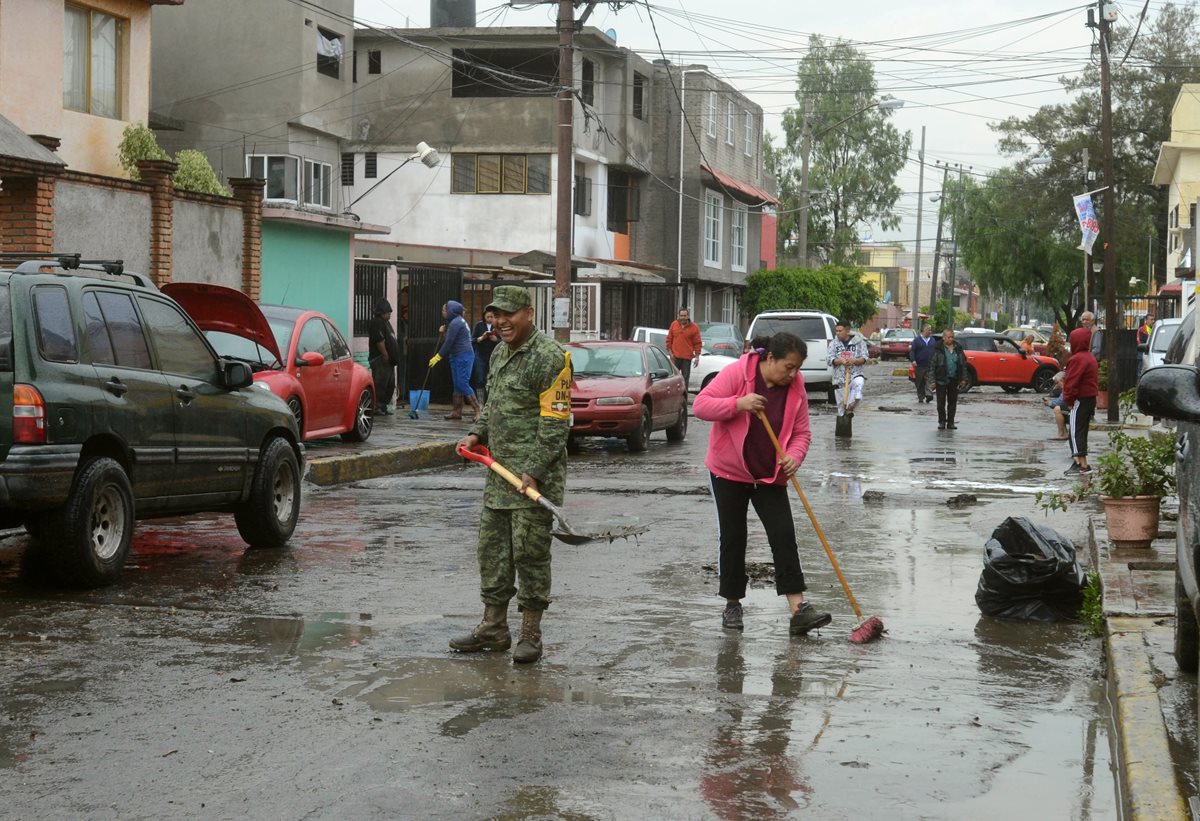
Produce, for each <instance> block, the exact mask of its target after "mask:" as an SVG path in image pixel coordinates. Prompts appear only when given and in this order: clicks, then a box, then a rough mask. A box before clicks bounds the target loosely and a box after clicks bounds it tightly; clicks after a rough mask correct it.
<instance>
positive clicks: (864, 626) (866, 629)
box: [758, 411, 886, 644]
mask: <svg viewBox="0 0 1200 821" xmlns="http://www.w3.org/2000/svg"><path fill="white" fill-rule="evenodd" d="M758 418H759V419H760V420H761V421H762V423H763V426H764V427H765V428H766V429H767V435H768V436H770V437H771V444H772V445H774V446H775V453H776V454H778V455H779V458H780V459H782V458H783V456H784V452H783V447H782V446H781V445H780V444H779V439H778V437H776V436H775V430H774V429H773V428H772V427H771V423H770V422H769V421H767V415H766V414H765V413H763V412H762V411H759V412H758ZM791 479H792V487H794V488H796V493H797V494H798V495H799V496H800V501H801V503H803V505H804V510H805V512H806V513H808V520H809V521H810V522H812V526H813V530H815V531H817V537H818V538H819V539H820V540H821V546H822V547H824V548H825V555H826V556H828V557H829V563H830V564H832V565H833V572H835V573H837V577H838V581H840V582H841V583H842V589H843V590H845V591H846V598H847V599H849V600H850V606H851V607H853V608H854V615H855V616H857V617H858V625H857V626H855V628H854V629H853V630H851V631H850V641H852V642H854V643H855V644H866V643H867V642H869V641H874V640H875V639H877V638H879V637H880V636H882V635H883V634H884V632H886V631H885V630H884V627H883V620H882V619H881V618H879V616H871V617H870V618H863V612H862V610H861V609H860V608H859V606H858V602H857V601H855V600H854V594H853V593H851V592H850V585H849V584H848V583H847V582H846V577H845V576H843V575H842V568H841V567H840V566H839V565H838V561H837V559H836V558H835V557H834V555H833V551H832V550H831V549H830V548H829V542H828V541H826V539H825V531H823V530H821V525H819V524H817V517H816V515H814V514H813V510H812V507H810V506H809V504H808V499H807V498H806V497H805V495H804V491H803V490H801V488H800V482H799V481H798V480H797V479H796V476H795V474H793V475H792V477H791Z"/></svg>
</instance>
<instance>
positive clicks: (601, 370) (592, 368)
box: [571, 346, 645, 376]
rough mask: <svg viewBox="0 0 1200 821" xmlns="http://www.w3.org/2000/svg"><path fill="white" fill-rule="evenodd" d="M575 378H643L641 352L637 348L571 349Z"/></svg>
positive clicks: (643, 370) (643, 369)
mask: <svg viewBox="0 0 1200 821" xmlns="http://www.w3.org/2000/svg"><path fill="white" fill-rule="evenodd" d="M571 366H572V368H573V370H574V371H575V375H576V376H644V375H645V368H644V366H643V365H642V352H641V351H640V350H638V349H637V348H625V347H615V346H614V347H611V348H610V347H603V348H571Z"/></svg>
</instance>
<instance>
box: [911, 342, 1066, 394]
mask: <svg viewBox="0 0 1200 821" xmlns="http://www.w3.org/2000/svg"><path fill="white" fill-rule="evenodd" d="M956 338H957V340H958V343H959V344H960V345H962V347H963V353H965V354H966V357H967V367H966V368H965V369H964V370H963V373H962V375H961V376H960V377H959V380H958V391H959V393H966V392H967V391H969V390H971V388H973V387H975V386H976V385H999V386H1000V387H1001V388H1002V389H1003V390H1004V392H1005V393H1019V392H1020V391H1021V389H1022V388H1031V389H1032V390H1034V391H1036V392H1037V393H1048V392H1049V391H1050V389H1051V388H1052V387H1053V386H1054V374H1056V373H1058V370H1059V368H1058V360H1056V359H1054V357H1051V356H1040V355H1038V354H1033V355H1030V354H1027V353H1025V352H1024V351H1022V350H1021V349H1020V348H1019V347H1018V346H1017V343H1016V342H1013V341H1012V340H1011V339H1009V338H1008V337H1007V336H1005V335H1004V334H998V333H995V332H988V333H970V334H958V335H957V336H956ZM908 378H909V381H915V380H916V368H915V366H914V365H912V364H910V365H909V366H908Z"/></svg>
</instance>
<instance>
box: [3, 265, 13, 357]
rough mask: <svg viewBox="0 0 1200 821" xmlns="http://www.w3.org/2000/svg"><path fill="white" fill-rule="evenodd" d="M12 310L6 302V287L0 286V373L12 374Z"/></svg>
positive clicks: (7, 301)
mask: <svg viewBox="0 0 1200 821" xmlns="http://www.w3.org/2000/svg"><path fill="white" fill-rule="evenodd" d="M12 338H13V326H12V310H11V305H10V303H9V300H8V286H7V285H0V371H4V372H5V373H12V369H13V363H12Z"/></svg>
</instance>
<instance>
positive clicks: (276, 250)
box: [260, 220, 352, 342]
mask: <svg viewBox="0 0 1200 821" xmlns="http://www.w3.org/2000/svg"><path fill="white" fill-rule="evenodd" d="M350 239H351V237H350V234H348V233H347V232H345V231H329V230H326V229H323V228H316V227H309V226H303V225H290V224H288V223H280V222H273V221H267V220H264V221H263V226H262V297H261V299H260V301H261V302H264V303H267V304H272V305H292V306H295V307H297V308H308V309H311V310H315V311H320V312H321V313H323V314H325V315H326V316H328V317H329V318H330V319H332V320H333V321H334V323H335V324H336V325H337V326H338V328H339V329H340V330H341V332H342V335H343V336H345V337H346V341H347V342H348V341H350V336H351V330H352V322H351V317H350V292H351V289H352V283H351V281H350V270H351V262H352V261H351V258H350Z"/></svg>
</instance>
